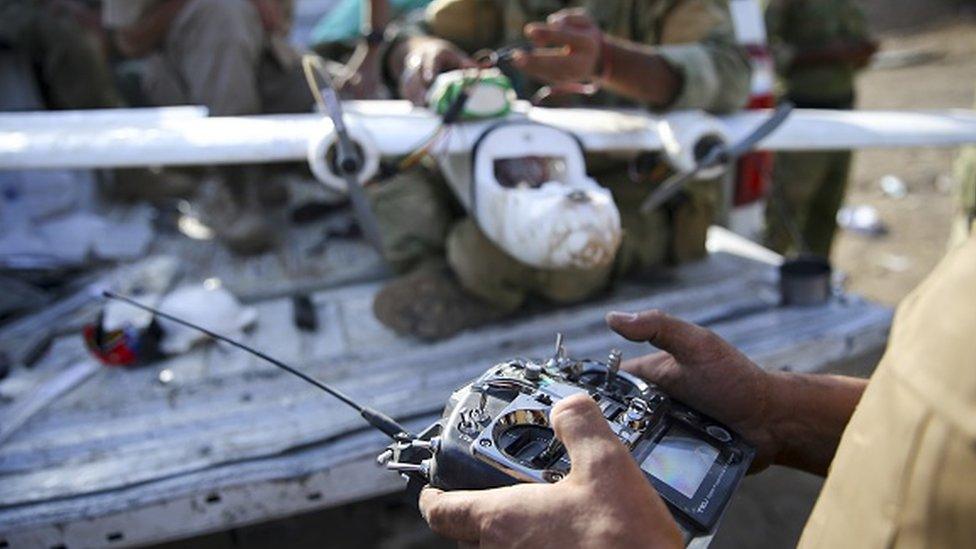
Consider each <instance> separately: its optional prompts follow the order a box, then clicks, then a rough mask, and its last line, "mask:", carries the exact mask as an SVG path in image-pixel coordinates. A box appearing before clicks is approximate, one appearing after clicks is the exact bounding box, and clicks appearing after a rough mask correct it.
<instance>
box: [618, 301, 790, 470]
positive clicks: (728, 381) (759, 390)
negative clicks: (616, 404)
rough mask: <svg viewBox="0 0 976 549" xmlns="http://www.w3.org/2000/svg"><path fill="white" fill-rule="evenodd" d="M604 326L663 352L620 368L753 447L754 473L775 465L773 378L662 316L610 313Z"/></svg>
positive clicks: (710, 335) (711, 336) (702, 333)
mask: <svg viewBox="0 0 976 549" xmlns="http://www.w3.org/2000/svg"><path fill="white" fill-rule="evenodd" d="M607 324H608V325H609V326H610V328H612V329H613V330H614V331H615V332H617V333H618V334H620V335H622V336H623V337H625V338H627V339H629V340H631V341H646V342H648V343H650V344H651V345H654V346H655V347H658V348H659V349H661V352H658V353H652V354H648V355H644V356H642V357H638V358H634V359H631V360H628V361H626V362H624V363H623V364H622V365H621V369H623V370H626V371H628V372H630V373H632V374H635V375H637V376H639V377H641V378H643V379H645V380H647V381H649V382H651V383H654V384H656V385H659V386H660V387H661V388H662V389H663V390H664V391H665V392H666V393H668V394H669V395H670V396H672V397H674V398H675V399H677V400H679V401H681V402H683V403H685V404H688V405H689V406H692V407H693V408H695V409H696V410H699V411H701V412H703V413H705V414H708V415H709V416H711V417H713V418H715V419H717V420H719V421H721V422H723V423H725V424H726V425H728V426H729V427H731V428H732V429H733V430H735V431H736V432H738V433H739V434H740V435H742V436H743V437H745V438H746V439H747V440H748V441H750V442H751V443H752V444H755V445H756V457H755V459H754V460H753V464H752V471H754V472H755V471H759V470H762V469H765V468H766V467H767V466H769V465H770V464H771V463H772V462H773V461H774V460H775V458H776V457H777V455H778V453H779V451H780V443H779V441H778V437H777V436H776V421H777V418H776V417H774V414H773V409H774V406H773V404H772V402H773V400H774V396H775V394H774V391H775V389H774V385H775V383H776V378H775V374H771V373H768V372H766V371H764V370H763V369H762V368H760V367H759V366H756V364H755V363H753V362H752V361H751V360H749V358H747V357H746V356H745V355H744V354H742V353H741V352H739V350H738V349H736V348H735V347H733V346H732V345H730V344H728V343H727V342H726V341H724V340H723V339H722V338H720V337H719V336H717V335H715V333H714V332H712V331H711V330H707V329H705V328H702V327H700V326H696V325H694V324H691V323H688V322H685V321H683V320H679V319H677V318H673V317H671V316H668V315H667V314H665V313H662V312H661V311H645V312H642V313H636V314H633V313H618V312H612V313H610V314H608V315H607Z"/></svg>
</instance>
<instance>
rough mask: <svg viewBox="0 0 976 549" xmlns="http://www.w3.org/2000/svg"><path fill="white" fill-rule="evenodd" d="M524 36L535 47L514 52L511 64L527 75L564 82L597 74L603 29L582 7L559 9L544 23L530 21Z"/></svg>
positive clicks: (588, 77)
mask: <svg viewBox="0 0 976 549" xmlns="http://www.w3.org/2000/svg"><path fill="white" fill-rule="evenodd" d="M525 37H526V38H527V39H528V40H529V41H530V42H531V43H532V44H533V46H535V48H534V49H533V50H532V51H531V52H527V51H517V52H515V54H514V55H513V57H512V64H513V65H514V66H515V67H516V68H518V69H519V70H521V71H522V72H524V73H525V74H526V75H528V76H529V77H530V78H533V79H535V80H539V81H541V82H545V83H547V84H563V83H573V82H587V81H590V80H592V79H593V78H594V77H595V75H596V74H597V71H598V69H599V65H600V55H601V52H600V48H601V46H602V44H603V33H602V31H600V28H599V27H598V26H597V24H596V22H595V21H593V19H592V18H591V17H590V15H589V14H588V13H587V12H586V11H585V10H583V9H579V8H573V9H566V10H560V11H558V12H556V13H554V14H552V15H550V16H549V18H548V19H547V20H546V22H545V23H529V24H528V25H526V26H525Z"/></svg>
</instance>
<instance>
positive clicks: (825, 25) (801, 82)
mask: <svg viewBox="0 0 976 549" xmlns="http://www.w3.org/2000/svg"><path fill="white" fill-rule="evenodd" d="M766 26H767V31H768V32H769V43H770V47H771V48H772V52H773V56H774V58H775V60H776V66H777V72H779V74H780V76H781V77H782V84H783V87H784V88H785V90H784V92H785V93H784V95H785V98H786V99H788V100H789V101H792V102H793V103H794V104H795V105H796V106H797V107H800V108H809V109H845V110H846V109H851V108H853V107H854V102H855V90H854V78H855V75H856V73H857V71H858V70H859V69H861V68H863V67H864V66H865V65H867V63H868V62H869V61H870V59H871V56H872V55H873V54H874V52H875V50H876V49H877V47H876V45H875V44H874V42H872V41H871V39H870V37H869V34H868V30H867V25H866V22H865V19H864V14H863V13H862V12H861V10H860V9H859V8H858V7H857V5H856V3H855V2H854V1H853V0H772V1H771V2H770V3H769V6H768V8H767V9H766ZM850 167H851V153H850V151H837V152H823V153H820V152H817V153H782V154H778V155H777V156H776V160H775V165H774V169H773V190H772V192H773V193H774V196H772V197H770V201H769V206H768V211H767V215H766V220H767V236H766V244H767V246H769V247H770V248H772V249H774V250H776V251H778V252H781V253H785V252H788V251H792V252H804V251H806V252H814V253H817V254H820V255H823V256H825V257H826V256H829V255H830V247H831V243H832V242H833V239H834V232H835V230H836V227H837V221H836V217H837V210H838V209H839V208H840V205H841V203H842V202H843V200H844V193H845V191H846V189H847V179H848V173H849V172H850ZM774 201H778V202H779V203H778V204H777V203H776V202H774ZM777 208H780V211H777ZM784 216H786V217H788V218H789V221H787V220H784V219H783V217H784ZM787 223H793V224H795V229H796V232H798V233H799V236H800V237H802V242H793V240H794V238H793V236H792V235H791V231H789V230H788V225H787ZM804 248H805V249H804Z"/></svg>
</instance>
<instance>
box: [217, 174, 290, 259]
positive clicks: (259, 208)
mask: <svg viewBox="0 0 976 549" xmlns="http://www.w3.org/2000/svg"><path fill="white" fill-rule="evenodd" d="M221 172H222V173H221V176H222V177H220V178H219V179H218V180H217V184H216V185H212V186H210V187H208V189H207V190H206V192H202V193H201V194H200V196H199V197H200V210H201V213H202V216H201V221H202V222H203V224H204V225H206V226H207V227H210V228H211V229H212V230H213V232H214V234H215V235H216V236H217V238H218V239H220V241H221V242H222V243H223V244H224V245H225V246H227V248H228V249H230V250H231V251H232V252H234V253H236V254H240V255H257V254H261V253H264V252H266V251H268V250H270V249H271V248H273V247H274V244H275V241H276V239H275V231H274V229H273V227H272V224H271V223H270V221H269V217H270V214H271V210H272V209H273V207H272V206H268V205H265V204H264V203H263V202H262V201H261V199H260V196H259V192H258V185H260V183H261V182H260V181H257V180H256V176H257V175H258V174H260V173H261V172H260V171H257V172H252V171H249V170H248V168H246V167H241V168H238V167H232V168H226V169H222V170H221Z"/></svg>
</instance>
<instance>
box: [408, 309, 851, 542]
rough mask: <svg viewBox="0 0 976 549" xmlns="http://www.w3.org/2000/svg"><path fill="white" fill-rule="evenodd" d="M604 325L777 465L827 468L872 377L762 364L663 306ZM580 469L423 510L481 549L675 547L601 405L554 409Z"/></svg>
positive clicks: (652, 371)
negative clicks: (643, 351)
mask: <svg viewBox="0 0 976 549" xmlns="http://www.w3.org/2000/svg"><path fill="white" fill-rule="evenodd" d="M607 323H608V325H609V326H610V327H611V328H612V329H613V330H615V331H616V332H617V333H619V334H620V335H622V336H623V337H625V338H627V339H629V340H631V341H646V342H648V343H650V344H651V345H654V346H655V347H657V348H658V349H661V351H660V352H656V353H652V354H649V355H645V356H642V357H639V358H635V359H632V360H629V361H627V362H624V364H623V365H622V368H623V369H624V370H626V371H628V372H630V373H632V374H635V375H637V376H639V377H641V378H643V379H645V380H647V381H649V382H651V383H654V384H657V385H658V386H660V387H661V388H662V389H663V390H664V391H665V392H666V393H668V394H669V395H671V396H672V397H674V398H675V399H677V400H679V401H682V402H684V403H685V404H688V405H690V406H692V407H693V408H695V409H697V410H700V411H701V412H704V413H705V414H708V415H710V416H712V417H714V418H715V419H717V420H719V421H722V422H723V423H725V424H726V425H728V426H730V427H732V428H733V429H734V430H736V431H737V432H738V433H739V434H740V435H742V436H743V437H745V438H746V439H747V440H749V441H750V442H751V443H753V444H754V445H755V446H756V458H755V460H754V462H753V471H758V470H761V469H764V468H765V467H767V466H769V465H771V464H781V465H787V466H793V467H796V468H800V469H803V470H806V471H809V472H813V473H818V474H824V473H825V472H826V470H827V467H828V466H829V464H830V460H831V459H832V458H833V454H834V452H835V451H836V448H837V444H838V442H839V441H840V437H841V434H842V433H843V430H844V427H845V426H846V424H847V422H848V420H849V419H850V416H851V414H852V413H853V411H854V407H855V406H856V405H857V402H858V400H859V399H860V396H861V393H862V392H863V390H864V387H865V386H866V384H867V382H866V380H860V379H853V378H845V377H839V376H810V375H801V374H788V373H780V372H775V373H774V372H766V371H765V370H763V369H761V368H760V367H758V366H757V365H756V364H754V363H753V362H752V361H751V360H749V359H748V358H747V357H746V356H745V355H744V354H742V353H741V352H739V351H738V350H737V349H735V348H734V347H732V346H731V345H729V344H728V343H727V342H725V341H724V340H722V339H721V338H720V337H719V336H717V335H716V334H715V333H713V332H711V331H710V330H707V329H705V328H702V327H699V326H696V325H694V324H690V323H688V322H684V321H682V320H679V319H676V318H673V317H670V316H668V315H667V314H664V313H662V312H660V311H647V312H643V313H610V314H608V315H607ZM551 421H552V425H553V427H554V430H555V432H556V436H557V437H558V438H559V439H560V440H561V441H562V442H563V443H564V444H565V446H566V449H567V451H568V452H569V454H570V460H571V461H572V463H573V468H572V470H571V472H570V474H569V475H568V476H567V477H566V478H565V479H563V480H562V481H560V482H557V483H555V484H521V485H517V486H512V487H507V488H499V489H494V490H483V491H476V492H442V491H439V490H435V489H431V488H428V489H425V490H424V492H423V493H422V494H421V500H420V504H421V511H422V512H423V515H424V518H425V519H426V520H427V521H428V522H429V523H430V525H431V528H432V529H433V530H434V531H435V532H437V533H439V534H441V535H443V536H446V537H449V538H452V539H456V540H458V541H460V542H463V543H466V544H474V545H476V546H481V547H538V546H553V547H556V546H562V547H680V546H681V545H682V543H681V537H680V533H679V531H678V528H677V525H676V524H675V522H674V520H673V519H672V517H671V514H670V513H669V512H668V509H667V507H666V506H665V504H664V502H663V501H662V500H661V498H660V497H659V496H658V494H657V492H656V491H655V490H654V489H653V488H652V487H651V485H650V484H649V483H648V482H647V481H646V479H645V478H644V476H643V473H642V472H641V471H640V469H639V468H638V466H637V464H636V463H635V462H634V461H633V459H632V458H631V456H630V454H629V453H628V451H627V450H626V448H625V447H624V446H623V445H622V444H621V443H620V442H619V440H618V439H617V438H616V437H615V436H614V435H613V433H612V432H611V431H610V429H609V427H608V426H607V423H606V420H605V419H604V417H603V415H602V414H601V412H600V410H599V408H598V407H597V405H596V403H595V402H593V400H592V399H590V398H588V397H585V396H577V397H573V398H568V399H566V400H563V401H561V402H559V403H558V404H557V405H556V406H555V407H554V408H553V410H552V417H551Z"/></svg>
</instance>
